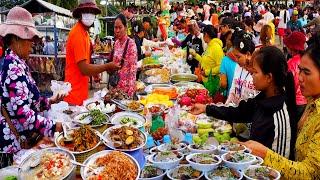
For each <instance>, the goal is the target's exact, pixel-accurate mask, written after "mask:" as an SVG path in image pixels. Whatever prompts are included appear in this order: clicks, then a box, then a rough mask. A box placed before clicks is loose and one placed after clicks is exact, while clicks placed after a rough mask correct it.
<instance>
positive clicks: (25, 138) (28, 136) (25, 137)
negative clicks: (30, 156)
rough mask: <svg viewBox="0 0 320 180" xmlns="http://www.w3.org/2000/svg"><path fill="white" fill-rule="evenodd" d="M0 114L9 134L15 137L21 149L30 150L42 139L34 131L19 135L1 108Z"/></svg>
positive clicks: (4, 110)
mask: <svg viewBox="0 0 320 180" xmlns="http://www.w3.org/2000/svg"><path fill="white" fill-rule="evenodd" d="M1 112H2V115H3V116H4V118H5V120H6V122H7V123H8V125H9V128H10V130H11V132H12V133H13V134H14V135H15V136H16V138H17V140H18V141H19V143H20V147H21V149H30V148H32V147H33V146H35V145H36V144H37V143H38V142H39V141H40V140H41V139H42V137H43V136H42V135H41V134H40V133H38V132H37V131H36V130H34V131H27V132H25V133H21V134H20V133H19V132H18V131H17V129H16V128H15V127H14V125H13V124H12V122H11V120H10V118H9V115H8V113H7V111H6V109H5V108H4V107H3V106H1Z"/></svg>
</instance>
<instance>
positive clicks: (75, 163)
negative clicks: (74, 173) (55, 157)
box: [70, 160, 103, 174]
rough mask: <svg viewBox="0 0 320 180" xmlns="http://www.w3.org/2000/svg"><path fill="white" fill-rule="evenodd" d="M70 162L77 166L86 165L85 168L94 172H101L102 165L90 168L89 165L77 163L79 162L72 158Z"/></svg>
mask: <svg viewBox="0 0 320 180" xmlns="http://www.w3.org/2000/svg"><path fill="white" fill-rule="evenodd" d="M70 162H71V163H72V164H74V165H77V166H81V167H86V168H88V169H90V170H91V171H92V172H93V173H94V174H99V173H100V172H101V170H102V168H103V167H99V168H96V169H95V168H92V167H90V166H88V165H85V164H82V163H79V162H77V161H74V160H70Z"/></svg>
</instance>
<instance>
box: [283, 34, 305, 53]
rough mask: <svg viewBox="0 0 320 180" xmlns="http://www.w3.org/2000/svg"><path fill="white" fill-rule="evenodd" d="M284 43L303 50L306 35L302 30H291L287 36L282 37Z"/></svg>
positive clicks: (291, 47)
mask: <svg viewBox="0 0 320 180" xmlns="http://www.w3.org/2000/svg"><path fill="white" fill-rule="evenodd" d="M283 42H284V44H285V45H286V46H287V47H288V48H290V49H293V50H298V51H303V50H305V47H304V45H305V43H306V36H305V35H304V34H303V33H302V32H297V31H295V32H293V33H291V34H290V35H289V36H288V37H286V38H284V39H283Z"/></svg>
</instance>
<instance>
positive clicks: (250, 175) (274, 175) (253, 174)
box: [243, 166, 281, 180]
mask: <svg viewBox="0 0 320 180" xmlns="http://www.w3.org/2000/svg"><path fill="white" fill-rule="evenodd" d="M243 176H244V177H245V178H246V179H248V180H254V179H272V180H278V179H280V177H281V175H280V172H279V171H277V170H274V169H272V168H269V167H266V166H250V167H249V168H248V169H246V170H245V171H244V173H243Z"/></svg>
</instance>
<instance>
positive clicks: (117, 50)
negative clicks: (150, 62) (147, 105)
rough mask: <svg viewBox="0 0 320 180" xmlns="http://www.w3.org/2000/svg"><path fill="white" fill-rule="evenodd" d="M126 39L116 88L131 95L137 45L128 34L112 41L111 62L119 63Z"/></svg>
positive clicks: (132, 92)
mask: <svg viewBox="0 0 320 180" xmlns="http://www.w3.org/2000/svg"><path fill="white" fill-rule="evenodd" d="M127 39H129V44H128V49H127V52H126V54H125V57H124V63H123V66H122V68H121V69H120V70H119V75H120V81H119V83H118V85H117V87H116V88H118V89H121V90H122V91H123V92H125V93H127V94H128V95H129V96H130V97H132V96H133V95H134V93H135V91H136V74H137V68H138V67H137V61H138V52H137V46H136V43H135V42H134V40H133V39H130V38H129V37H128V36H126V37H124V38H122V39H118V40H117V41H116V42H115V43H114V55H113V62H114V63H117V64H120V63H121V58H122V55H123V52H124V48H125V46H126V41H127Z"/></svg>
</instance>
